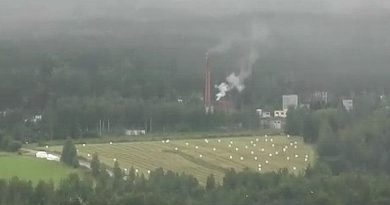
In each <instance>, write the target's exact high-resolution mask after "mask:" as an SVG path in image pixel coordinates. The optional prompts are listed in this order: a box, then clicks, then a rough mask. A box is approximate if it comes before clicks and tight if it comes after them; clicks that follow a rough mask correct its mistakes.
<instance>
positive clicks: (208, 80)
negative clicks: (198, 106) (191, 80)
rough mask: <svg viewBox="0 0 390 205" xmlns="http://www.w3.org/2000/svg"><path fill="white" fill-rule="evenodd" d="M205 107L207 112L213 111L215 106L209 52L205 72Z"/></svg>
mask: <svg viewBox="0 0 390 205" xmlns="http://www.w3.org/2000/svg"><path fill="white" fill-rule="evenodd" d="M204 79H205V82H204V97H203V101H204V108H205V112H206V114H208V113H213V112H214V108H213V105H212V102H211V70H210V63H209V53H208V52H207V53H206V67H205V72H204Z"/></svg>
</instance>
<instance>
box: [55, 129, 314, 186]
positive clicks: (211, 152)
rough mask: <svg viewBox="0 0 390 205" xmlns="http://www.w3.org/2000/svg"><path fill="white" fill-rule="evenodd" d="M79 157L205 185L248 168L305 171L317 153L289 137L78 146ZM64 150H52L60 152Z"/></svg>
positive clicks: (266, 170) (295, 138)
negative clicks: (160, 171)
mask: <svg viewBox="0 0 390 205" xmlns="http://www.w3.org/2000/svg"><path fill="white" fill-rule="evenodd" d="M77 149H78V151H79V155H80V156H82V157H84V158H87V159H90V158H91V155H92V154H93V153H95V152H96V153H98V154H99V158H100V160H101V161H102V162H103V163H104V164H107V165H112V164H113V163H114V160H115V159H116V160H118V161H119V163H120V166H121V167H122V168H123V169H129V168H130V167H131V166H133V167H134V168H135V169H136V170H138V172H139V173H141V172H142V173H144V174H145V175H148V171H149V170H154V169H156V168H158V167H162V168H164V169H165V170H172V171H175V172H180V173H181V172H185V173H190V174H193V175H194V176H195V177H197V178H198V179H199V181H200V182H201V183H204V182H205V181H206V178H207V176H208V175H210V174H212V173H213V174H214V175H215V176H216V179H217V181H219V182H221V180H222V177H223V175H224V171H225V170H227V169H229V168H234V169H235V170H237V171H240V170H242V169H244V168H249V169H250V170H253V171H257V172H268V171H276V170H278V169H280V168H287V169H288V170H289V171H291V172H294V173H299V172H302V171H303V170H304V169H305V168H306V167H307V165H308V164H309V163H313V162H314V160H315V156H314V151H313V149H312V148H311V147H310V146H309V145H305V144H304V143H303V142H302V138H298V137H287V136H272V137H271V136H268V137H265V136H262V137H236V138H221V139H219V138H213V139H192V140H168V139H165V140H163V141H145V142H130V143H112V144H110V143H105V144H86V145H85V146H84V145H77ZM60 150H61V147H58V146H56V147H49V151H57V152H58V151H60Z"/></svg>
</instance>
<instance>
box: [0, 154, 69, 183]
mask: <svg viewBox="0 0 390 205" xmlns="http://www.w3.org/2000/svg"><path fill="white" fill-rule="evenodd" d="M72 172H77V170H74V169H71V168H68V167H65V166H64V165H62V164H60V163H58V162H52V161H47V160H43V159H36V158H33V157H31V156H20V155H13V154H1V155H0V178H2V179H10V178H12V177H13V176H17V177H19V178H20V179H24V180H31V181H32V182H33V183H34V184H36V183H37V182H38V181H39V180H50V179H51V180H53V182H54V183H55V184H58V182H59V181H60V180H61V179H62V178H63V177H66V176H67V175H68V174H70V173H72Z"/></svg>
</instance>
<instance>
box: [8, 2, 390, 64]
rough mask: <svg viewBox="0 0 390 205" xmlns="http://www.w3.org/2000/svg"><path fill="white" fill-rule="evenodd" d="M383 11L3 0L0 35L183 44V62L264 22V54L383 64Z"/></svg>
mask: <svg viewBox="0 0 390 205" xmlns="http://www.w3.org/2000/svg"><path fill="white" fill-rule="evenodd" d="M389 12H390V2H387V1H383V0H375V1H364V0H341V1H340V0H326V1H320V0H299V1H293V2H292V1H287V0H277V1H274V0H260V1H259V0H246V1H235V0H199V1H192V0H164V1H157V0H142V1H141V0H131V1H124V0H113V1H101V0H100V1H91V0H83V1H73V0H72V1H47V0H41V1H21V0H17V1H13V0H1V2H0V34H1V35H0V38H1V39H6V40H12V41H15V42H18V43H22V42H23V41H24V40H26V41H31V43H28V44H29V45H30V46H32V45H36V46H39V47H40V48H42V49H44V48H45V49H46V47H55V46H54V45H53V44H58V45H57V46H60V47H62V46H64V47H68V46H72V45H69V43H70V44H72V42H78V43H79V41H84V42H83V43H85V44H88V45H89V44H91V45H89V46H91V47H93V48H98V47H100V48H101V47H114V48H115V47H116V46H117V47H121V46H126V47H131V46H151V47H153V48H157V49H162V50H164V49H166V50H171V51H173V53H182V52H181V51H182V50H187V49H188V50H190V51H189V52H188V53H186V54H185V55H187V57H188V56H190V59H191V61H185V62H184V63H186V64H187V63H188V64H192V63H195V65H194V66H193V67H194V68H195V67H200V66H201V63H202V61H201V60H202V58H199V57H198V56H199V55H203V54H204V52H205V51H207V49H208V48H209V47H212V46H214V45H216V44H218V42H219V41H222V40H223V39H224V38H226V36H231V35H236V34H237V33H238V34H240V33H245V32H248V30H249V28H250V27H251V26H252V24H262V25H263V26H264V27H266V28H267V29H268V30H269V32H270V37H269V39H268V41H269V42H267V46H264V45H262V46H261V47H260V49H261V50H263V51H264V53H263V56H262V58H265V59H267V60H266V61H267V62H268V61H269V63H272V64H274V63H275V64H276V65H277V67H279V68H282V69H286V70H296V69H306V70H308V71H313V70H321V71H326V70H331V71H345V70H348V71H349V70H351V71H352V70H353V71H360V70H369V71H373V70H382V71H386V70H388V64H389V59H390V58H389V55H390V52H389V51H390V24H389V21H390V20H389V19H390V18H389V16H390V13H389ZM51 41H54V42H53V44H48V42H51ZM43 42H46V43H43ZM61 42H62V43H64V44H66V45H61ZM75 44H77V43H75ZM78 45H80V44H78ZM75 46H77V45H75ZM191 53H192V54H191ZM182 54H183V53H182ZM195 56H196V57H195ZM183 59H184V57H183V58H181V60H183ZM179 61H180V58H179ZM217 66H218V65H217ZM180 67H184V65H182V66H180ZM180 69H185V68H180ZM229 69H233V70H234V68H229Z"/></svg>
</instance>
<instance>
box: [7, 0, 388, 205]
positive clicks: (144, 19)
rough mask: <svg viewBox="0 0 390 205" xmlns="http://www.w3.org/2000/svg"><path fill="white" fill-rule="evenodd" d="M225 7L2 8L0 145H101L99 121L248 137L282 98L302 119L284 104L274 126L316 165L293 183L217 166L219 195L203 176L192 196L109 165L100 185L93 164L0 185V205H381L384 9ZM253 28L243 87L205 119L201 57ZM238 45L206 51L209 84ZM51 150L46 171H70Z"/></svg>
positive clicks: (167, 175) (173, 176)
mask: <svg viewBox="0 0 390 205" xmlns="http://www.w3.org/2000/svg"><path fill="white" fill-rule="evenodd" d="M201 1H202V0H199V1H197V2H201ZM225 1H228V0H225ZM225 1H212V2H213V3H212V4H213V5H210V2H211V1H208V0H207V2H208V3H205V2H203V3H200V4H197V3H193V4H191V2H192V1H181V2H182V3H178V2H179V1H170V0H167V1H166V4H164V5H160V4H159V3H158V2H157V1H153V0H148V1H147V0H144V1H132V0H129V1H121V0H112V1H99V0H96V2H99V5H101V7H100V6H97V5H93V4H90V3H89V1H72V0H69V1H63V2H57V1H49V0H42V1H39V2H38V1H34V2H32V3H27V2H26V4H22V3H16V4H15V3H14V1H11V0H3V1H2V3H1V6H0V150H1V151H17V150H18V149H19V148H20V147H21V144H22V143H25V142H42V141H48V140H57V139H58V140H59V139H66V138H90V137H102V136H100V132H99V131H98V129H97V128H98V126H99V124H100V122H101V121H104V122H105V123H106V126H107V124H108V122H109V123H110V130H108V128H106V129H103V133H102V135H103V136H107V135H109V136H118V135H123V131H124V129H146V130H147V132H152V133H157V134H160V133H163V132H194V131H216V132H225V131H227V132H230V131H235V130H237V129H242V130H252V131H253V130H257V129H259V119H258V116H256V112H255V110H256V109H257V108H262V109H264V110H269V111H272V110H273V109H280V107H281V103H282V102H281V96H282V95H283V94H298V95H299V97H300V102H301V103H305V104H306V103H309V104H311V106H310V109H307V108H298V109H296V110H294V109H290V110H289V111H288V117H287V119H286V127H285V130H284V131H285V133H287V134H291V135H300V136H303V137H304V140H305V142H307V143H310V144H312V145H313V147H315V149H316V151H317V153H318V160H317V163H316V164H314V165H311V166H309V167H308V168H307V169H306V171H305V172H304V173H301V174H300V175H292V174H290V173H288V172H287V171H286V170H280V171H279V172H276V173H265V174H260V173H254V172H250V171H249V170H246V171H243V172H240V173H236V172H235V171H234V170H230V171H228V172H227V173H226V176H225V178H224V179H223V183H222V184H216V183H215V180H214V178H213V176H210V177H209V178H208V180H207V183H206V185H200V184H199V183H198V181H197V180H196V179H195V178H194V177H193V176H190V175H186V174H181V173H173V172H171V171H164V170H162V169H157V170H154V171H153V172H152V173H151V174H150V176H143V175H137V174H136V173H135V171H134V170H133V169H132V170H130V172H129V173H124V172H123V171H122V170H121V169H120V168H119V167H120V164H119V163H120V162H116V163H115V165H114V169H113V170H112V171H113V176H112V177H110V176H109V175H108V174H107V172H106V168H105V167H104V165H101V164H100V162H99V160H98V156H97V155H95V156H94V160H93V161H92V164H91V166H92V170H91V171H90V172H88V173H86V174H85V176H77V175H71V176H69V177H68V178H66V179H64V180H63V181H62V182H61V183H60V184H59V185H54V184H53V183H51V182H40V183H38V184H36V185H35V184H34V185H33V184H32V183H31V182H28V181H23V180H19V179H18V178H16V177H15V178H13V179H10V180H3V179H0V205H51V204H53V205H54V204H60V205H78V204H80V205H81V204H88V205H100V204H101V205H105V204H107V205H108V204H110V205H116V204H117V205H122V204H123V205H124V204H131V205H132V204H134V205H175V204H178V205H183V204H186V205H187V204H188V205H197V204H199V205H204V204H210V205H219V204H220V205H229V204H231V205H240V204H242V205H252V204H253V205H255V204H268V205H285V204H288V205H294V204H296V205H302V204H319V205H339V204H340V205H341V204H348V205H359V204H361V205H366V204H372V205H388V204H390V178H389V177H390V176H389V171H390V110H389V102H388V98H389V97H388V96H390V81H388V79H389V77H390V69H389V65H390V56H389V55H390V50H389V49H390V46H389V42H390V27H389V25H390V24H388V23H387V22H388V19H389V12H388V11H389V8H390V6H388V4H385V3H383V4H384V5H381V4H379V5H381V6H378V4H377V2H378V1H372V2H374V3H372V4H367V5H369V6H366V7H365V6H363V7H362V8H361V7H360V6H361V5H360V4H357V5H353V3H350V2H352V1H342V0H340V2H344V4H343V3H340V4H339V3H338V2H339V1H337V3H336V4H332V1H330V0H324V1H314V2H316V3H313V1H305V0H303V1H299V2H300V3H297V4H299V5H301V6H302V8H301V7H299V8H297V7H295V6H292V5H291V3H286V2H284V3H283V4H282V3H281V4H280V5H278V4H274V3H272V4H271V3H270V2H268V1H267V0H254V1H250V0H248V1H231V2H230V3H226V2H225ZM275 1H276V0H275ZM3 2H4V3H3ZM237 2H240V4H238V3H237ZM241 2H243V3H241ZM246 2H248V5H246ZM267 2H268V3H267ZM272 2H274V0H273V1H272ZM278 2H279V1H278ZM280 2H283V1H282V0H280ZM347 2H349V3H347ZM357 2H360V1H357ZM370 2H371V1H370ZM375 2H376V3H375ZM383 2H384V1H383ZM328 3H329V5H331V6H329V5H328ZM97 4H98V3H97ZM275 5H276V6H275ZM303 5H304V6H303ZM340 5H344V6H345V7H346V8H343V7H342V6H340ZM364 5H366V4H364ZM232 7H233V8H232ZM237 9H238V10H239V11H236V10H237ZM253 25H261V27H262V28H263V29H264V30H266V31H267V33H268V36H267V38H265V40H264V41H262V42H261V43H259V44H258V45H254V46H253V45H252V46H253V47H255V48H256V49H257V50H258V53H259V58H258V59H257V61H256V62H254V64H253V71H252V73H251V75H250V76H249V77H248V78H246V80H245V86H246V88H245V89H244V90H243V91H242V92H238V91H236V90H233V91H231V92H230V93H229V94H228V95H227V96H226V97H225V100H228V101H230V102H232V105H233V107H234V112H216V113H215V114H213V115H206V114H205V113H204V109H203V106H202V90H203V83H204V82H203V81H204V79H203V70H204V66H205V54H206V52H207V51H208V50H210V49H211V48H213V47H215V46H216V45H218V44H220V43H221V42H223V41H224V40H226V38H229V37H231V36H237V35H238V36H240V35H242V36H244V38H245V36H247V35H246V34H247V33H250V28H251V27H252V26H253ZM237 44H240V43H239V42H238V43H237ZM240 48H241V47H240V45H236V44H232V46H231V49H227V50H226V51H224V52H221V53H216V54H213V55H210V65H211V69H212V78H213V82H212V84H219V83H221V82H222V81H224V80H225V78H226V76H228V75H229V74H230V73H232V72H236V73H237V72H239V70H240V68H239V61H240V56H241V53H240V52H241V50H240ZM315 91H327V92H328V93H329V102H328V103H325V104H323V103H317V102H313V101H310V97H311V95H312V94H313V92H315ZM215 92H216V90H213V93H214V94H215ZM342 98H350V99H353V100H354V109H353V111H351V112H348V111H346V110H345V109H344V108H343V106H342V105H341V102H340V100H341V99H342ZM179 99H180V100H179ZM40 116H42V119H41V118H40ZM66 143H67V146H66V147H68V148H67V149H65V150H64V152H63V156H62V157H61V161H62V162H63V163H65V164H67V165H69V166H72V167H78V165H79V164H78V161H77V159H76V156H75V155H76V152H75V148H74V146H73V145H72V142H71V141H70V140H68V141H67V142H66ZM0 166H1V165H0Z"/></svg>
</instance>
